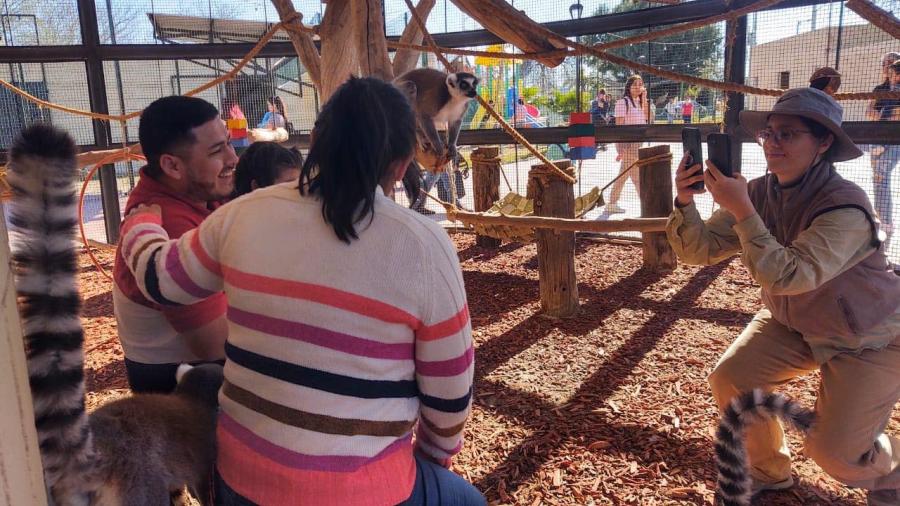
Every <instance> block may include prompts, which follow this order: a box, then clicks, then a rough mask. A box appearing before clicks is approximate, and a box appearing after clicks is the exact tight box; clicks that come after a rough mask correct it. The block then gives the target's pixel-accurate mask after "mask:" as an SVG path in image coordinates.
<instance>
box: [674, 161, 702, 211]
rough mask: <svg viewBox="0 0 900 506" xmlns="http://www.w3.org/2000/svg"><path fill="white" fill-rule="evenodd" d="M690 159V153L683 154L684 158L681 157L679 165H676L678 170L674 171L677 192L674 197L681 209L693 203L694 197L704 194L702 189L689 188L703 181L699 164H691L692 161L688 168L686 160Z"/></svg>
mask: <svg viewBox="0 0 900 506" xmlns="http://www.w3.org/2000/svg"><path fill="white" fill-rule="evenodd" d="M690 157H691V154H690V153H685V154H684V156H683V157H681V163H679V164H678V169H677V170H676V171H675V188H676V191H677V192H678V196H677V197H675V200H677V201H678V205H679V206H681V207H684V206H686V205H688V204H690V203H691V202H693V201H694V195H698V194H700V193H705V192H706V190H704V189H700V190H697V189H695V188H691V185H692V184H694V183H698V182H700V181H703V168H702V167H700V164H699V163H693V161H692V162H690V163H691V165H690V166H688V163H689V162H688V159H689V158H690Z"/></svg>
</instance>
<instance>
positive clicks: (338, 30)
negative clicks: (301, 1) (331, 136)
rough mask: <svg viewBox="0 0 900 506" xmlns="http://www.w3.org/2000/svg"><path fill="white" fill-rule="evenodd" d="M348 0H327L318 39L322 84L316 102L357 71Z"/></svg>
mask: <svg viewBox="0 0 900 506" xmlns="http://www.w3.org/2000/svg"><path fill="white" fill-rule="evenodd" d="M351 1H352V0H330V1H329V2H328V8H327V9H325V16H324V17H323V18H322V24H321V25H319V38H320V39H321V42H322V69H323V71H322V86H321V88H320V89H319V101H320V102H321V103H323V104H324V103H325V102H326V101H328V99H329V98H330V97H331V94H332V93H334V90H336V89H337V88H338V86H340V85H342V84H344V81H346V80H347V79H349V78H350V76H351V75H353V74H355V73H356V72H357V71H358V70H359V60H358V59H357V55H356V41H355V40H354V37H355V34H354V30H353V21H352V19H351V16H350V14H351V11H352V7H353V6H352V4H351Z"/></svg>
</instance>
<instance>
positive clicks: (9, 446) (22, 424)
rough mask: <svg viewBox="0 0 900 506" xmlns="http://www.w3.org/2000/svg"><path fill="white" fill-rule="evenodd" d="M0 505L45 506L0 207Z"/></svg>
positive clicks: (20, 335)
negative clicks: (0, 289)
mask: <svg viewBox="0 0 900 506" xmlns="http://www.w3.org/2000/svg"><path fill="white" fill-rule="evenodd" d="M0 243H2V244H0V278H2V279H3V296H2V297H0V402H2V404H3V409H0V433H2V434H3V437H0V470H2V471H0V491H2V496H3V500H0V504H10V505H15V504H28V505H32V504H33V505H46V504H47V495H46V492H45V488H44V470H43V468H42V467H41V456H40V454H39V453H38V438H37V430H36V429H35V427H34V409H33V404H32V399H31V389H30V387H29V385H28V370H27V368H26V365H25V364H26V363H25V345H24V343H23V341H22V327H21V324H20V322H19V312H18V309H17V307H16V291H15V286H14V285H13V274H12V271H11V270H10V258H9V239H8V235H7V233H6V218H5V217H4V215H3V206H0Z"/></svg>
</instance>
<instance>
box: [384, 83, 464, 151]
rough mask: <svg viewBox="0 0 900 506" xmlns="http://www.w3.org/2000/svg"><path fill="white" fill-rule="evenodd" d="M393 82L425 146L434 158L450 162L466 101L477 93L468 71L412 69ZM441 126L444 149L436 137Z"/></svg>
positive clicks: (439, 137) (441, 142)
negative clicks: (413, 113)
mask: <svg viewBox="0 0 900 506" xmlns="http://www.w3.org/2000/svg"><path fill="white" fill-rule="evenodd" d="M394 82H395V83H396V84H397V85H398V86H399V87H400V88H401V89H402V90H403V91H404V92H406V94H407V96H409V98H410V101H411V102H412V104H413V107H414V108H415V111H416V119H417V123H418V127H419V129H420V135H421V136H424V138H423V139H421V140H422V141H423V143H424V144H426V146H425V147H426V148H427V147H428V146H429V145H430V148H431V149H432V150H433V151H434V153H435V154H436V155H437V156H438V158H444V156H446V157H447V159H449V160H454V159H455V158H456V141H457V139H458V138H459V130H460V128H461V127H462V117H463V115H464V114H465V113H466V109H467V108H468V106H469V101H471V100H472V99H473V98H475V95H477V94H478V78H477V77H475V76H474V75H473V74H470V73H468V72H455V73H453V74H448V73H446V72H441V71H439V70H434V69H415V70H410V71H409V72H407V73H405V74H403V75H402V76H400V77H398V78H397V79H395V81H394ZM444 124H446V127H444ZM442 127H444V128H446V130H447V145H446V147H445V146H444V142H443V140H442V139H441V136H440V135H439V134H438V129H439V128H442Z"/></svg>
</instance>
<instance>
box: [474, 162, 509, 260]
mask: <svg viewBox="0 0 900 506" xmlns="http://www.w3.org/2000/svg"><path fill="white" fill-rule="evenodd" d="M499 155H500V148H476V149H475V151H474V152H473V153H472V189H473V193H474V195H475V212H477V213H481V212H484V211H487V210H488V209H490V208H491V206H493V205H494V202H497V201H498V200H500V157H499ZM501 242H502V241H500V239H497V238H494V237H488V236H486V235H478V236H475V244H477V245H479V246H481V247H484V248H492V249H497V248H499V247H500V243H501Z"/></svg>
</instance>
